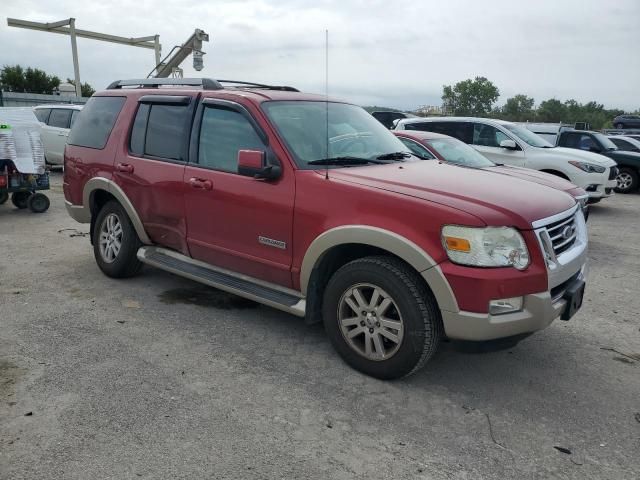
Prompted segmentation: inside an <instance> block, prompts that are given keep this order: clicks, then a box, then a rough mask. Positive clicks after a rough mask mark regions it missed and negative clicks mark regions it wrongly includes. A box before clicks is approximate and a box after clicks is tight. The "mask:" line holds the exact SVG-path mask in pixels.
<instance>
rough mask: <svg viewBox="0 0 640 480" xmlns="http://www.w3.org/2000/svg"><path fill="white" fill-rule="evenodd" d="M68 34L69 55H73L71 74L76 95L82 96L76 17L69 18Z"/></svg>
mask: <svg viewBox="0 0 640 480" xmlns="http://www.w3.org/2000/svg"><path fill="white" fill-rule="evenodd" d="M69 36H70V37H71V55H72V56H73V76H74V79H75V82H76V97H81V96H82V86H81V84H80V65H78V45H77V44H76V19H75V18H70V19H69Z"/></svg>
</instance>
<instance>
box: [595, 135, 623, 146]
mask: <svg viewBox="0 0 640 480" xmlns="http://www.w3.org/2000/svg"><path fill="white" fill-rule="evenodd" d="M593 135H594V137H596V138H597V139H598V142H600V145H602V148H604V149H605V150H618V147H616V144H615V143H613V142H612V141H611V140H609V139H608V138H607V137H605V136H604V135H603V134H601V133H594V134H593Z"/></svg>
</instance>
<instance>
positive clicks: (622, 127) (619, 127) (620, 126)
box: [616, 123, 624, 130]
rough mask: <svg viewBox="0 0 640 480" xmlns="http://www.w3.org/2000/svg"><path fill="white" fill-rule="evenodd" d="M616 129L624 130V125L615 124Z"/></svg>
mask: <svg viewBox="0 0 640 480" xmlns="http://www.w3.org/2000/svg"><path fill="white" fill-rule="evenodd" d="M616 128H617V129H618V130H624V123H616Z"/></svg>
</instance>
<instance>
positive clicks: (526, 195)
mask: <svg viewBox="0 0 640 480" xmlns="http://www.w3.org/2000/svg"><path fill="white" fill-rule="evenodd" d="M330 176H331V178H332V179H335V180H341V181H345V182H351V183H356V184H360V185H365V186H368V187H372V188H379V189H382V190H386V191H391V192H395V193H398V194H402V195H408V196H411V197H415V198H420V199H423V200H426V201H429V202H433V203H439V204H442V205H447V206H449V207H452V208H456V209H458V210H462V211H464V212H466V213H469V214H471V215H474V216H476V217H478V218H479V219H480V220H482V221H483V222H484V223H485V224H487V225H489V226H515V227H518V228H520V229H522V230H529V229H531V223H532V222H534V221H536V220H540V219H542V218H546V217H550V216H552V215H555V214H557V213H560V212H563V211H565V210H568V209H569V208H571V207H573V206H574V205H575V203H576V202H575V200H574V199H573V198H572V197H571V196H570V195H568V194H566V193H564V192H561V191H559V190H556V189H553V188H550V187H547V186H544V185H540V184H538V183H534V182H530V181H528V180H523V179H520V178H517V177H507V176H506V175H496V174H495V173H492V172H491V171H487V170H483V169H476V168H466V167H460V166H458V165H449V164H447V163H444V162H438V161H433V162H425V161H416V162H402V163H392V164H387V165H375V166H364V167H352V168H342V169H334V170H331V174H330ZM426 215H427V217H428V213H427V214H426ZM452 221H455V220H452Z"/></svg>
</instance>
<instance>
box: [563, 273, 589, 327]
mask: <svg viewBox="0 0 640 480" xmlns="http://www.w3.org/2000/svg"><path fill="white" fill-rule="evenodd" d="M584 287H585V283H584V281H583V280H576V281H574V282H573V283H571V285H569V287H567V290H565V292H564V295H563V296H562V298H564V299H565V300H566V301H567V305H566V306H565V307H564V311H563V312H562V315H561V316H560V319H561V320H569V319H570V318H571V317H573V316H574V315H575V313H576V312H577V311H578V310H580V307H581V306H582V299H583V298H584Z"/></svg>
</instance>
